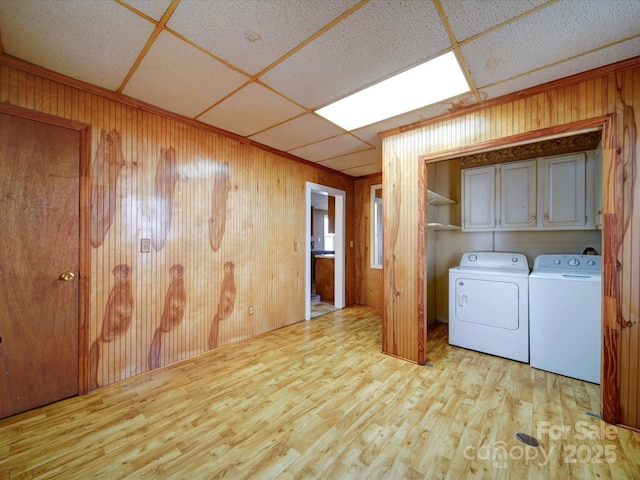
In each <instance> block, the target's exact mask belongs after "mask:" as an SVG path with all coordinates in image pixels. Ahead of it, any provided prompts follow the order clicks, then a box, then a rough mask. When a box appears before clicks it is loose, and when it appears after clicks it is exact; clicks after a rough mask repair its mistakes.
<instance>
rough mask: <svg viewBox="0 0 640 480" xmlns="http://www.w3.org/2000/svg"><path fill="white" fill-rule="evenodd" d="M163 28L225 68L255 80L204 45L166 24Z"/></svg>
mask: <svg viewBox="0 0 640 480" xmlns="http://www.w3.org/2000/svg"><path fill="white" fill-rule="evenodd" d="M164 30H165V31H166V32H167V33H170V34H171V35H173V36H175V37H176V38H178V39H180V40H182V41H183V42H185V43H187V44H189V45H191V46H192V47H194V48H197V49H198V50H200V51H201V52H202V53H204V54H206V55H208V56H210V57H211V58H213V59H214V60H216V61H218V62H220V63H222V64H223V65H225V66H226V67H227V68H230V69H231V70H234V71H236V72H238V73H240V74H242V75H244V76H245V77H247V79H248V80H255V77H254V76H253V75H251V74H250V73H247V72H245V71H244V70H242V69H241V68H239V67H236V66H235V65H234V64H232V63H229V62H228V61H227V60H225V59H224V58H221V57H218V56H217V55H216V54H214V53H212V52H210V51H209V50H207V49H206V48H204V47H201V46H200V45H198V44H197V43H195V42H194V41H193V40H190V39H188V38H187V37H185V36H184V35H182V34H181V33H178V32H176V31H175V30H173V29H171V28H169V27H167V26H166V25H165V26H164Z"/></svg>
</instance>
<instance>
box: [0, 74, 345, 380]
mask: <svg viewBox="0 0 640 480" xmlns="http://www.w3.org/2000/svg"><path fill="white" fill-rule="evenodd" d="M43 75H44V73H43V74H42V76H41V75H40V74H36V73H33V69H30V70H27V69H25V70H21V69H20V68H18V67H16V66H15V65H14V66H10V65H6V64H4V63H0V101H2V102H5V103H10V104H13V105H17V106H20V107H23V108H26V109H31V110H35V111H38V112H42V113H45V114H50V115H54V116H58V117H62V118H68V119H72V120H76V121H78V122H81V123H86V124H88V125H90V126H91V135H90V137H91V138H90V139H89V140H90V142H89V143H90V146H89V147H88V148H89V149H90V157H91V160H92V161H94V160H95V157H96V154H97V153H98V146H99V143H100V141H101V139H103V137H104V134H103V133H102V132H103V131H104V132H105V134H106V133H109V132H116V133H117V137H118V138H120V139H121V150H122V157H123V158H124V162H123V165H122V167H121V169H120V171H119V174H118V175H117V180H116V189H115V204H114V207H113V208H114V211H113V212H112V213H113V219H112V222H111V224H110V226H109V228H108V229H106V232H105V235H104V240H103V242H102V243H101V244H99V245H97V246H95V247H91V246H90V245H89V246H88V247H87V248H88V262H89V263H90V271H91V278H90V279H89V285H90V295H89V299H88V326H87V328H88V335H87V336H88V339H89V345H86V346H84V347H85V348H84V349H83V348H81V349H80V350H81V352H87V351H89V350H92V352H90V353H89V355H88V356H89V357H91V356H92V354H93V357H94V360H95V365H93V366H91V365H90V367H89V370H90V372H89V374H90V375H91V376H92V377H93V379H92V383H90V389H91V388H96V387H99V386H102V385H107V384H110V383H113V382H117V381H120V380H123V379H126V378H128V377H131V376H133V375H136V374H138V373H141V372H144V371H146V370H148V369H149V358H150V356H149V353H150V349H151V347H152V343H153V339H154V335H155V334H156V332H157V331H158V330H159V329H160V330H162V335H161V343H158V342H156V343H155V344H153V345H154V356H153V358H154V359H155V360H154V361H153V362H152V366H162V365H166V364H169V363H173V362H176V361H180V360H182V359H184V358H188V357H191V356H193V355H197V354H200V353H203V352H205V351H206V350H207V349H208V338H209V334H210V330H211V325H212V323H213V321H214V318H215V317H216V315H217V314H218V319H219V342H218V345H226V344H229V343H233V342H238V341H241V340H244V339H248V338H251V337H254V336H256V335H260V334H262V333H265V332H267V331H270V330H273V329H276V328H280V327H282V326H285V325H288V324H291V323H294V322H298V321H301V320H303V319H304V304H305V298H304V295H305V292H304V287H305V278H304V272H305V265H304V261H305V248H306V244H307V241H306V234H305V211H304V209H305V182H306V181H311V182H314V183H320V184H324V185H328V186H330V187H334V188H339V189H341V190H344V191H345V192H346V195H347V202H346V225H347V228H346V235H347V237H346V244H347V245H349V241H350V240H353V239H354V229H353V207H354V199H353V191H354V190H353V180H351V179H349V178H348V177H345V176H343V175H340V174H337V173H332V172H328V171H326V170H321V169H316V168H314V167H312V166H309V165H305V164H302V163H298V162H294V161H291V160H288V159H285V158H283V157H280V156H278V155H277V154H275V153H271V152H268V151H266V150H262V149H259V148H257V147H254V146H252V145H247V144H243V143H239V142H238V141H236V140H233V139H230V138H227V137H222V136H220V135H219V134H218V133H216V132H213V131H211V130H209V129H207V127H206V126H202V127H198V126H197V125H193V124H192V123H189V122H182V121H181V120H180V119H179V118H177V117H173V116H163V115H160V114H158V113H155V112H149V111H145V110H144V109H141V108H139V107H134V106H131V105H127V104H125V103H121V102H119V101H117V100H116V99H114V98H112V97H110V96H109V95H107V94H106V95H104V96H102V95H99V94H96V93H95V89H87V90H83V89H82V88H79V87H78V86H77V82H76V83H73V85H74V86H70V85H66V84H63V83H60V82H58V81H53V80H50V79H48V78H46V77H44V76H43ZM92 92H93V93H92ZM115 137H116V135H115V134H114V136H113V138H115ZM110 138H111V137H110ZM168 149H173V151H174V152H175V163H176V167H177V168H176V170H177V180H176V181H175V186H174V188H173V190H172V193H173V195H172V197H171V205H170V213H171V218H170V221H169V222H167V223H168V226H169V228H168V234H167V236H166V239H165V241H164V244H162V245H160V244H157V245H154V244H152V247H151V250H150V251H149V252H148V253H142V252H141V251H140V247H141V240H142V239H152V238H154V236H153V235H154V229H158V228H159V227H162V225H164V224H163V223H162V221H161V220H162V219H163V218H164V219H165V220H166V219H167V218H168V216H167V215H166V214H167V210H166V209H163V208H161V207H162V206H163V205H164V206H166V203H167V200H166V199H167V198H168V197H166V196H163V195H162V194H160V193H159V191H158V190H157V188H158V187H157V186H156V182H155V178H156V172H157V170H158V165H159V163H160V162H161V160H162V158H163V152H165V155H166V152H167V151H168ZM223 170H224V171H225V172H228V177H229V182H230V188H229V190H228V193H227V195H226V205H223V206H222V215H223V217H222V219H224V220H225V222H224V233H223V235H222V236H221V241H220V245H219V248H218V249H217V250H214V249H212V248H211V245H210V239H209V222H210V219H211V218H212V217H214V216H215V215H214V212H213V211H212V208H213V203H212V199H213V198H214V192H213V189H214V185H215V183H216V182H215V180H216V178H219V177H218V176H219V174H220V172H222V171H223ZM91 173H92V172H88V175H89V177H91ZM95 181H98V180H94V182H95ZM99 181H101V180H99ZM161 198H163V199H165V200H162V201H161ZM163 202H164V203H163ZM107 206H108V205H107ZM156 246H157V247H158V248H155V247H156ZM349 250H350V249H347V255H346V262H347V264H346V268H345V274H346V282H345V283H346V297H345V300H346V303H347V305H348V304H351V303H353V298H354V287H353V277H354V270H355V263H354V254H353V252H352V251H349ZM230 265H231V266H232V268H230ZM125 266H126V267H127V268H128V270H127V271H128V272H129V273H128V276H127V277H126V282H127V286H128V287H127V288H130V291H131V298H132V300H131V308H130V312H131V314H130V324H129V323H127V322H124V323H123V324H122V326H123V328H122V330H117V331H115V330H112V331H111V334H110V335H107V334H103V325H104V326H105V328H106V329H107V330H108V328H107V326H108V325H113V322H111V323H109V322H107V323H105V319H107V320H109V319H111V320H112V321H113V320H114V318H117V319H121V318H122V317H113V316H111V317H110V315H111V314H110V313H109V311H110V310H109V301H110V300H109V299H110V296H111V298H112V299H113V298H116V297H118V295H115V297H114V296H113V295H112V292H113V291H114V288H115V289H116V290H117V287H118V285H122V281H123V273H122V272H123V271H125ZM176 266H181V268H182V272H183V285H184V290H180V289H179V288H178V287H177V284H176V283H175V275H172V271H173V272H174V273H175V271H176V268H177V267H176ZM172 269H173V270H172ZM114 270H115V272H116V273H115V274H114ZM231 271H232V273H233V275H230V272H231ZM172 282H174V283H172ZM171 292H174V293H173V294H171ZM175 292H182V293H175ZM172 295H173V296H172ZM119 298H121V297H119ZM167 298H169V300H167ZM171 299H173V301H171ZM118 302H120V303H118ZM127 305H128V304H127V303H126V302H124V303H123V300H121V299H120V300H116V303H115V304H112V305H111V306H112V307H114V308H115V311H116V312H119V313H118V315H120V314H122V313H123V312H124V311H125V310H127V309H128V306H127ZM167 305H169V307H167ZM171 305H173V306H174V307H175V308H182V307H181V305H182V306H183V308H184V313H183V315H182V316H181V317H180V316H179V315H177V314H176V315H177V316H174V317H173V318H174V319H175V322H174V323H171V322H169V320H166V321H165V323H163V313H164V315H165V316H164V318H165V319H166V318H167V313H166V312H165V310H166V309H167V308H170V307H171ZM249 307H253V309H254V313H253V315H249ZM111 311H113V309H112V310H111ZM163 325H164V330H163ZM105 331H106V330H105ZM92 347H93V348H92ZM156 347H157V349H156ZM85 355H86V353H85Z"/></svg>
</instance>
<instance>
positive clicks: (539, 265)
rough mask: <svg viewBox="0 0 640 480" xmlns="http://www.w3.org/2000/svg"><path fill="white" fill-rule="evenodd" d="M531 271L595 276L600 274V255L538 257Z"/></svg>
mask: <svg viewBox="0 0 640 480" xmlns="http://www.w3.org/2000/svg"><path fill="white" fill-rule="evenodd" d="M533 271H534V272H563V273H574V272H575V273H576V274H582V275H596V274H600V273H601V272H602V257H601V256H600V255H540V256H538V257H536V259H535V260H534V262H533Z"/></svg>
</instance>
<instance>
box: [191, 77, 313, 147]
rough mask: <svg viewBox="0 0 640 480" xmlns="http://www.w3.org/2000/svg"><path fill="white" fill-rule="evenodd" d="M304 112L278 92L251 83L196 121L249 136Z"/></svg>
mask: <svg viewBox="0 0 640 480" xmlns="http://www.w3.org/2000/svg"><path fill="white" fill-rule="evenodd" d="M304 111H305V110H303V109H302V108H300V107H299V106H297V105H296V104H295V103H292V102H290V101H289V100H287V99H285V98H284V97H281V96H280V95H278V94H277V93H274V92H272V91H271V90H269V89H267V88H265V87H263V86H261V85H259V84H257V83H251V84H249V85H247V86H245V87H243V88H242V89H241V90H239V91H238V92H236V93H234V94H233V95H231V96H230V97H229V98H226V99H225V100H223V101H222V102H221V103H219V104H218V105H216V106H215V107H214V108H212V109H211V110H209V111H208V112H206V113H205V114H204V115H202V116H200V117H198V120H200V121H202V122H204V123H208V124H209V125H213V126H215V127H218V128H222V129H224V130H228V131H230V132H233V133H237V134H238V135H242V136H250V135H252V134H254V133H257V132H260V131H262V130H265V129H266V128H268V127H270V126H272V125H276V124H279V123H282V122H284V121H286V120H288V119H290V118H293V117H295V116H298V115H300V114H302V113H304Z"/></svg>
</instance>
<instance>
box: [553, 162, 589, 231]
mask: <svg viewBox="0 0 640 480" xmlns="http://www.w3.org/2000/svg"><path fill="white" fill-rule="evenodd" d="M542 171H543V200H544V205H543V209H544V219H543V226H544V227H548V228H563V227H573V228H576V227H585V226H586V223H587V219H586V212H585V204H586V197H585V182H586V178H585V155H584V154H583V153H579V154H575V155H564V156H560V157H548V158H545V159H544V160H543V167H542Z"/></svg>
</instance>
